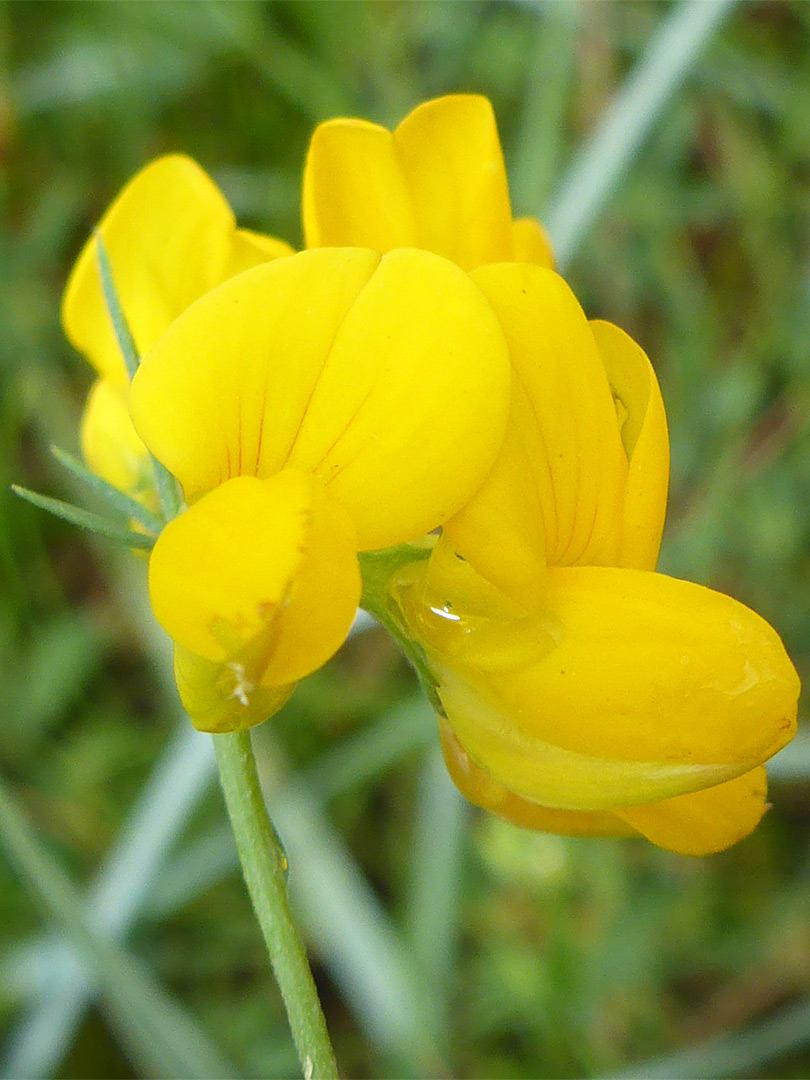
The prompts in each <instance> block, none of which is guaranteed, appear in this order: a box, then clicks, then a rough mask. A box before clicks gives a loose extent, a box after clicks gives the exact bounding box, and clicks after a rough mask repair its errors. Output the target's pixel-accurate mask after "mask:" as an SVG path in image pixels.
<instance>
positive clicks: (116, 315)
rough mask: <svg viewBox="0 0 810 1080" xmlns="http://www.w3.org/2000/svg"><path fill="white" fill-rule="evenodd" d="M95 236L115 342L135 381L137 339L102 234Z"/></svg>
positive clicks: (105, 300) (106, 303) (138, 362)
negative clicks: (114, 277) (122, 305)
mask: <svg viewBox="0 0 810 1080" xmlns="http://www.w3.org/2000/svg"><path fill="white" fill-rule="evenodd" d="M93 235H94V236H95V240H96V257H97V258H98V272H99V276H100V278H101V291H102V292H103V294H104V303H105V305H106V307H107V313H108V314H109V316H110V321H111V322H112V326H113V332H114V334H115V340H116V341H117V342H118V348H119V349H120V350H121V355H122V356H123V357H124V363H125V364H126V366H127V372H128V373H129V377H130V379H134V377H135V372H136V371H137V370H138V365H139V364H140V362H141V358H140V356H138V350H137V348H136V347H135V339H134V338H133V336H132V331H131V330H130V328H129V324H128V323H127V320H126V316H125V315H124V309H123V308H122V307H121V303H120V301H119V299H118V293H117V291H116V288H115V281H114V280H113V272H112V266H111V265H110V257H109V255H108V254H107V249H106V247H105V246H104V241H103V240H102V239H101V233H100V232H98V231H96V232H95V233H94V234H93Z"/></svg>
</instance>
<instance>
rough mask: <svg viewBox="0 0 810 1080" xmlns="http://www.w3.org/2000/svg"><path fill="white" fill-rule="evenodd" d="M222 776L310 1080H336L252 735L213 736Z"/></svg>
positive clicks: (255, 902)
mask: <svg viewBox="0 0 810 1080" xmlns="http://www.w3.org/2000/svg"><path fill="white" fill-rule="evenodd" d="M213 739H214V748H215V750H216V755H217V763H218V765H219V776H220V780H221V782H222V790H223V792H224V794H225V805H226V806H227V808H228V815H229V816H230V819H231V827H232V828H233V833H234V837H235V839H236V847H237V850H238V852H239V859H240V861H241V863H242V871H243V873H244V875H245V881H246V883H247V887H248V892H249V893H250V899H251V901H252V902H253V910H254V911H255V913H256V918H257V919H258V921H259V926H260V927H261V931H262V934H263V936H264V940H265V943H266V945H267V951H268V953H269V954H270V963H271V964H272V965H273V971H274V973H275V976H276V981H277V982H278V985H279V989H280V990H281V996H282V998H283V999H284V1006H285V1008H286V1010H287V1018H288V1020H289V1023H290V1029H291V1031H292V1037H293V1041H294V1043H295V1048H296V1050H297V1052H298V1058H299V1060H300V1062H301V1068H302V1069H303V1072H304V1077H305V1078H306V1080H310V1078H313V1080H336V1078H337V1075H338V1072H337V1064H336V1062H335V1055H334V1052H333V1050H332V1045H331V1043H330V1041H329V1034H328V1032H327V1030H326V1021H325V1020H324V1016H323V1011H322V1009H321V1003H320V1001H319V999H318V992H317V990H316V989H315V983H314V981H313V978H312V972H311V971H310V969H309V963H308V961H307V954H306V951H305V949H304V946H303V944H302V943H301V939H300V938H299V936H298V932H297V930H296V928H295V924H294V923H293V919H292V915H291V913H290V905H289V900H288V898H287V880H286V873H287V858H286V856H285V854H284V852H283V851H282V849H281V845H280V843H279V840H278V837H277V836H276V832H275V830H274V828H273V826H272V824H271V822H270V819H269V818H268V816H267V810H266V809H265V805H264V800H263V798H262V794H261V790H260V788H259V777H258V775H257V773H256V761H255V758H254V757H253V748H252V745H251V742H250V734H249V733H248V732H247V731H234V732H231V733H230V734H227V735H214V736H213Z"/></svg>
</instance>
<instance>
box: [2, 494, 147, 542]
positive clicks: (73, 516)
mask: <svg viewBox="0 0 810 1080" xmlns="http://www.w3.org/2000/svg"><path fill="white" fill-rule="evenodd" d="M11 490H12V491H13V492H14V494H15V495H19V497H20V498H21V499H25V501H26V502H30V503H32V504H33V505H34V506H37V507H39V508H40V510H47V511H48V513H49V514H54V515H55V516H56V517H59V518H62V519H63V520H64V521H69V522H70V524H71V525H78V527H79V528H80V529H89V531H90V532H94V533H97V534H98V535H99V536H106V537H108V538H109V539H110V540H119V541H120V542H121V543H123V544H126V545H127V546H128V547H132V548H141V549H143V550H145V551H149V550H150V549H151V548H152V547H154V544H155V540H154V537H152V536H147V535H146V533H138V532H134V531H133V530H132V529H128V528H127V526H126V525H119V524H118V523H117V522H114V521H107V519H106V518H103V517H101V516H100V515H99V514H93V513H91V512H90V511H89V510H82V509H80V507H78V506H72V505H71V504H70V503H66V502H62V500H61V499H51V498H49V497H48V496H47V495H38V494H37V492H36V491H29V490H28V488H24V487H20V486H19V484H12V485H11Z"/></svg>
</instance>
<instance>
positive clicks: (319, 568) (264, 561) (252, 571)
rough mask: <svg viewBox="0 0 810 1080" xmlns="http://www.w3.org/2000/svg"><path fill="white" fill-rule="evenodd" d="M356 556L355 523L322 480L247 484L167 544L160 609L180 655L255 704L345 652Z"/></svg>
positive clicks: (160, 551)
mask: <svg viewBox="0 0 810 1080" xmlns="http://www.w3.org/2000/svg"><path fill="white" fill-rule="evenodd" d="M355 552H356V546H355V536H354V529H353V526H352V524H351V521H350V520H349V518H348V516H347V514H346V513H345V511H344V510H342V508H341V507H340V506H338V505H337V504H336V503H334V502H333V501H332V500H330V499H329V498H328V497H327V496H326V494H325V493H324V491H323V487H322V485H321V484H320V483H319V482H318V481H317V480H315V479H314V478H313V477H310V476H305V475H303V474H301V473H298V472H296V471H295V470H293V469H288V470H285V471H284V472H281V473H278V474H277V475H276V476H273V477H271V478H270V479H269V480H259V479H256V478H255V477H247V476H244V477H237V478H236V479H233V480H230V481H228V482H227V483H225V484H222V485H221V486H220V487H218V488H216V489H215V490H214V491H212V492H210V493H209V494H208V495H206V496H205V497H204V498H203V499H201V500H200V501H199V502H197V503H196V504H195V505H194V506H192V507H191V509H189V510H187V511H186V512H185V513H183V514H181V515H180V516H179V517H177V518H175V519H174V521H172V522H170V523H169V524H168V525H167V526H166V528H165V529H164V530H163V532H162V533H161V534H160V536H159V537H158V541H157V543H156V545H155V547H154V549H153V551H152V554H151V557H150V562H149V591H150V596H151V599H152V607H153V609H154V612H155V616H156V618H157V620H158V622H159V623H160V624H161V626H163V628H164V629H165V630H166V632H167V633H168V634H169V635H170V636H171V637H172V638H173V639H174V641H175V642H176V643H177V644H178V645H180V646H182V647H183V648H184V649H186V650H188V651H189V652H191V653H194V654H196V656H198V657H201V658H202V659H204V660H208V661H210V662H212V663H214V664H220V665H223V664H224V665H226V666H228V667H230V669H231V670H232V671H233V672H234V674H235V675H236V676H237V678H238V679H239V680H241V685H242V691H243V692H242V696H243V697H244V698H246V699H248V700H249V699H250V696H251V694H252V692H253V690H254V689H255V688H256V687H257V686H263V687H278V686H284V685H287V684H289V683H292V682H294V681H295V680H296V679H299V678H302V677H303V676H304V675H307V674H309V673H310V672H311V671H314V670H315V669H316V668H318V667H320V666H321V665H322V664H324V663H325V662H326V661H327V660H328V659H329V658H330V657H331V656H332V655H333V653H334V652H335V651H336V650H337V649H338V648H339V647H340V645H341V644H342V642H343V640H344V638H345V636H346V634H347V632H348V630H349V627H350V626H351V623H352V619H353V617H354V612H355V609H356V607H357V603H358V601H359V598H360V575H359V568H358V565H357V558H356V554H355ZM237 696H239V694H238V692H237Z"/></svg>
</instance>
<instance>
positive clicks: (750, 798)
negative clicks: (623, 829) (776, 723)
mask: <svg viewBox="0 0 810 1080" xmlns="http://www.w3.org/2000/svg"><path fill="white" fill-rule="evenodd" d="M767 793H768V777H767V774H766V772H765V769H764V767H763V766H759V767H758V768H756V769H752V770H751V772H748V773H745V774H744V775H743V776H738V777H736V778H735V779H734V780H729V781H728V783H725V784H719V785H718V786H717V787H711V788H706V790H705V791H695V792H692V793H691V794H689V795H678V796H677V797H676V798H674V799H665V800H664V801H663V802H657V803H651V804H649V805H647V806H633V807H630V808H628V809H625V810H617V811H616V815H617V817H619V818H621V819H622V820H624V821H626V822H627V823H628V824H629V825H631V826H632V827H633V828H634V829H636V830H637V831H638V832H640V833H641V834H642V835H643V836H646V837H647V839H648V840H652V842H653V843H654V844H657V845H658V846H659V847H662V848H666V849H667V850H668V851H677V852H679V853H680V854H681V855H711V854H713V853H714V852H716V851H723V850H724V849H725V848H727V847H731V845H732V844H736V843H737V841H738V840H742V839H743V838H744V837H746V836H748V834H749V833H751V832H753V831H754V829H755V828H756V827H757V825H758V824H759V822H760V820H761V818H762V816H763V814H764V813H765V811H766V810H767V809H768V804H767V802H766V801H765V799H766V796H767Z"/></svg>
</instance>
